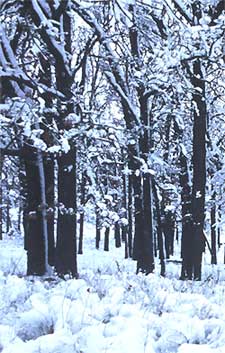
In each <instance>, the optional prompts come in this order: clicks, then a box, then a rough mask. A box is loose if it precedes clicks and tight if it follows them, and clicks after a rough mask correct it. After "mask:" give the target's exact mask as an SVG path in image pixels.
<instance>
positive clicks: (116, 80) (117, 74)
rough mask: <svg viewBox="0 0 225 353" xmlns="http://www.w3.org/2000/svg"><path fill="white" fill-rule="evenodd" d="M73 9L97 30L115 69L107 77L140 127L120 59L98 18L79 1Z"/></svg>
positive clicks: (74, 4) (107, 73)
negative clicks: (119, 62)
mask: <svg viewBox="0 0 225 353" xmlns="http://www.w3.org/2000/svg"><path fill="white" fill-rule="evenodd" d="M72 5H73V9H74V11H75V12H76V13H78V14H79V16H80V17H81V18H82V19H83V20H84V21H85V22H86V23H87V24H88V25H89V26H90V27H91V28H93V29H94V30H95V33H96V35H97V37H98V39H99V42H100V43H101V44H102V45H103V46H104V48H105V50H106V52H107V53H108V59H109V61H110V64H111V67H113V72H109V71H106V72H105V75H106V77H107V78H108V79H109V81H110V83H111V84H112V86H113V87H114V89H115V90H116V92H117V93H118V94H119V96H120V97H121V99H122V100H123V102H124V103H125V104H126V106H127V107H128V109H129V111H130V113H131V115H132V117H133V119H134V122H135V123H136V124H138V125H140V121H139V119H138V116H137V114H136V112H135V110H134V107H133V105H132V103H131V101H130V99H129V92H128V89H127V87H126V85H125V77H124V73H123V70H122V68H121V67H120V65H119V64H118V59H117V57H116V56H115V54H114V51H113V50H112V48H111V46H110V42H109V39H108V36H107V34H106V33H105V31H104V29H103V28H102V27H101V26H100V25H99V23H98V22H97V20H96V18H95V17H94V16H93V14H91V13H90V12H88V11H87V10H86V9H85V8H83V7H82V6H81V5H80V4H78V3H77V1H75V0H72Z"/></svg>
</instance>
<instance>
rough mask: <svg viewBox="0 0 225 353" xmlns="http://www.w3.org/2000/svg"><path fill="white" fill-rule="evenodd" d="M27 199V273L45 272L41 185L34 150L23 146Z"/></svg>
mask: <svg viewBox="0 0 225 353" xmlns="http://www.w3.org/2000/svg"><path fill="white" fill-rule="evenodd" d="M24 151H25V152H26V156H27V158H26V159H25V171H26V184H27V201H26V210H25V224H24V226H25V240H26V241H25V246H26V249H27V275H39V276H42V275H44V274H45V247H44V235H43V223H42V212H41V185H40V174H39V167H38V159H37V154H36V151H35V150H34V149H33V148H32V147H28V146H27V145H25V146H24Z"/></svg>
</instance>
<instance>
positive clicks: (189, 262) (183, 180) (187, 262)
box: [179, 151, 194, 279]
mask: <svg viewBox="0 0 225 353" xmlns="http://www.w3.org/2000/svg"><path fill="white" fill-rule="evenodd" d="M179 162H180V185H181V202H182V204H181V216H182V238H181V257H182V269H181V279H192V270H193V242H194V238H193V233H192V215H191V188H190V185H189V175H188V166H187V158H186V156H185V155H184V154H183V152H182V151H181V152H180V156H179Z"/></svg>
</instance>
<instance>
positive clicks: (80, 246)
mask: <svg viewBox="0 0 225 353" xmlns="http://www.w3.org/2000/svg"><path fill="white" fill-rule="evenodd" d="M81 179H82V180H81V191H80V192H81V200H80V203H81V207H82V211H81V213H80V229H79V243H78V254H83V237H84V210H83V207H84V202H85V185H86V178H85V174H84V173H82V178H81Z"/></svg>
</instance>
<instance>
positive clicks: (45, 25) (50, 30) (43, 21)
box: [32, 0, 71, 76]
mask: <svg viewBox="0 0 225 353" xmlns="http://www.w3.org/2000/svg"><path fill="white" fill-rule="evenodd" d="M41 3H42V2H41ZM32 5H33V9H34V11H35V13H36V15H37V16H38V19H39V22H40V25H41V26H42V29H43V31H44V33H45V34H46V35H47V38H48V41H49V43H46V44H50V45H51V47H52V48H51V49H53V51H54V52H55V54H57V55H58V56H59V57H60V58H61V61H62V63H63V64H64V67H65V70H66V71H67V74H68V75H69V76H71V72H70V68H69V67H68V65H67V61H68V60H67V57H66V53H65V48H64V46H63V45H62V44H59V43H57V41H56V40H55V38H54V36H55V33H56V29H55V27H54V26H53V25H52V22H51V21H50V20H49V19H47V17H46V16H45V14H44V13H43V11H42V9H41V7H40V6H39V3H38V1H37V0H32Z"/></svg>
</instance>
